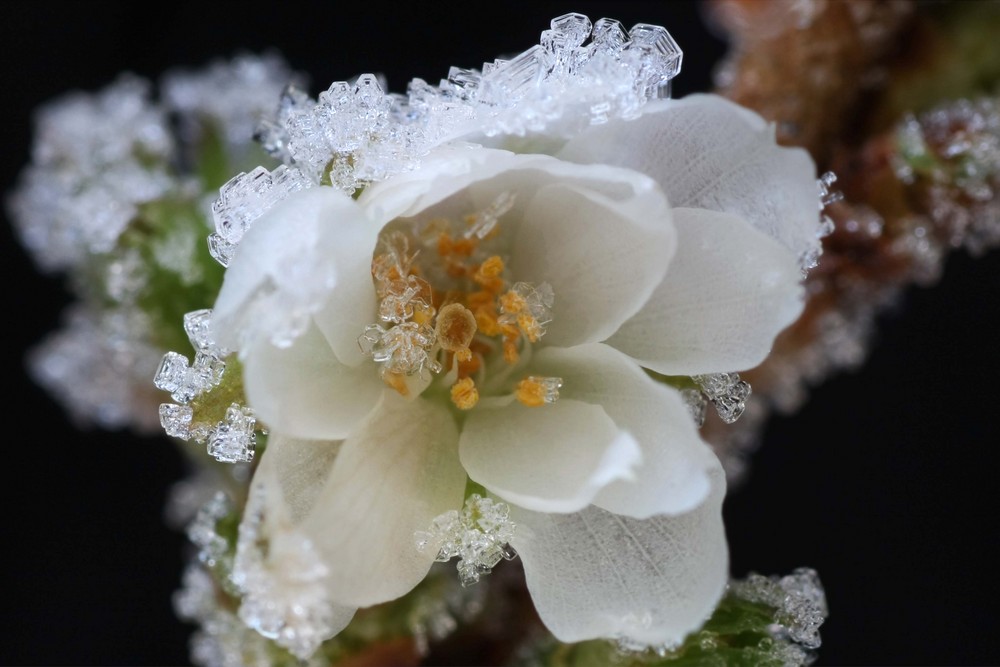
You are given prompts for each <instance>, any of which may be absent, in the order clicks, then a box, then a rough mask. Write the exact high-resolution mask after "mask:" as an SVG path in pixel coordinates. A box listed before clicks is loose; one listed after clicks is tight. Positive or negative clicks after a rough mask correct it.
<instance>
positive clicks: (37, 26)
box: [0, 2, 1000, 665]
mask: <svg viewBox="0 0 1000 667" xmlns="http://www.w3.org/2000/svg"><path fill="white" fill-rule="evenodd" d="M703 9H704V8H703V6H702V5H701V4H700V3H696V2H647V3H629V2H603V3H598V2H576V3H564V2H537V3H533V4H532V6H531V7H530V9H529V8H520V7H515V6H514V5H511V4H500V3H496V4H493V5H489V4H484V3H474V4H469V3H467V4H463V5H460V6H457V7H456V8H455V9H442V8H434V9H432V8H430V5H429V3H419V4H417V3H406V4H399V5H397V4H393V3H384V2H365V3H351V4H348V3H334V2H326V3H321V4H320V3H317V4H291V5H279V4H271V5H267V6H260V7H258V6H250V5H242V6H236V5H228V4H226V5H214V4H209V3H190V2H173V3H143V4H142V5H141V8H140V6H137V5H135V4H131V3H86V4H85V3H52V2H50V3H44V4H43V3H39V4H33V5H23V6H18V7H17V8H16V9H13V10H7V12H6V16H5V18H4V20H3V21H0V40H2V43H3V45H4V53H5V54H6V55H5V57H4V62H3V64H2V65H0V76H2V90H3V91H4V105H3V112H2V113H3V115H4V117H3V122H2V123H0V132H2V140H0V145H2V146H3V149H4V150H3V154H2V160H0V164H2V172H0V190H2V191H4V192H7V191H9V190H10V189H11V188H12V187H13V185H14V183H15V182H16V177H17V174H18V172H19V170H20V169H21V168H22V167H23V166H24V165H25V164H26V163H27V162H28V160H29V151H30V142H31V114H32V111H33V109H35V108H36V107H37V106H38V105H39V104H41V103H43V102H45V101H48V100H50V99H51V98H53V97H55V96H58V95H60V94H63V93H65V92H68V91H70V90H74V89H81V90H87V91H93V90H97V89H99V88H101V87H103V86H105V85H107V84H108V83H110V82H112V81H113V80H114V79H115V77H116V76H117V75H118V74H119V73H120V72H123V71H126V70H127V71H131V72H134V73H136V74H139V75H141V76H144V77H147V78H150V79H154V80H155V79H157V78H158V77H159V76H160V75H161V74H162V73H163V72H165V71H167V70H168V69H170V68H172V67H178V66H183V67H197V66H201V65H204V64H206V63H207V62H208V61H209V60H211V59H212V58H215V57H230V56H232V55H235V54H236V53H238V52H240V51H253V52H260V51H262V50H265V49H268V48H273V49H275V50H277V51H278V52H279V53H281V54H282V55H283V56H284V57H285V58H286V59H287V60H288V61H289V63H290V64H291V66H292V68H293V69H295V70H298V71H301V72H304V73H306V74H307V75H309V77H310V81H311V87H310V91H311V93H313V94H316V93H317V92H319V91H320V90H322V89H325V88H326V87H327V86H328V85H329V84H330V83H331V82H332V81H334V80H342V79H347V78H350V77H352V76H354V75H356V74H359V73H361V72H366V71H372V72H381V73H384V74H385V75H386V76H387V78H388V81H389V84H390V87H391V89H392V90H394V91H402V90H404V89H405V85H406V82H407V81H408V80H409V79H410V78H412V77H421V78H424V79H427V80H429V81H432V82H433V81H436V80H437V79H439V78H441V77H443V76H445V74H446V73H447V70H448V67H449V66H450V65H458V66H463V67H478V66H480V65H481V63H482V61H484V60H487V59H492V58H494V57H496V56H498V55H500V54H503V53H510V52H516V51H520V50H523V49H525V48H527V47H528V46H531V45H532V44H535V43H536V42H537V38H538V34H539V33H540V32H541V31H542V30H543V29H545V28H547V27H548V21H549V19H550V18H552V17H554V16H558V15H560V14H563V13H566V12H569V11H578V12H582V13H585V14H588V15H589V16H590V17H591V18H592V19H597V18H599V17H601V16H609V17H612V18H617V19H619V20H621V21H622V23H624V24H625V25H626V26H630V25H632V24H634V23H638V22H646V23H656V24H661V25H664V26H666V27H667V28H668V29H669V30H670V31H671V33H672V34H673V36H674V38H675V39H676V40H677V42H678V43H679V44H680V46H681V48H682V49H683V50H684V67H683V71H682V73H681V75H680V76H679V77H678V78H677V79H676V81H675V84H676V85H675V94H676V95H677V96H681V95H684V94H687V93H691V92H697V91H706V90H709V89H710V88H711V86H712V72H713V69H714V67H715V65H716V64H717V63H718V61H719V59H720V57H721V56H722V55H723V53H724V52H725V47H726V45H725V43H724V42H723V41H722V40H721V39H720V38H719V36H718V35H717V33H714V32H713V31H712V30H711V29H710V27H709V26H708V25H707V24H706V21H705V16H704V11H703ZM0 234H2V251H0V252H2V253H3V263H2V266H3V269H2V270H3V275H4V283H3V284H4V289H3V290H2V294H3V300H4V301H3V312H5V313H6V317H5V320H6V334H5V336H4V340H5V344H4V346H3V350H4V355H5V360H4V365H3V372H4V375H5V378H6V381H5V383H4V384H5V386H6V387H7V389H8V391H7V392H5V394H4V396H5V397H4V399H3V400H4V406H3V415H4V417H5V419H4V425H5V429H4V430H5V432H6V434H7V438H6V442H5V443H4V451H5V456H4V457H3V463H4V467H3V470H4V472H5V473H7V476H6V479H5V483H4V484H3V485H2V493H3V507H4V512H5V516H4V519H3V521H2V526H3V528H2V533H0V535H2V544H3V552H4V553H3V555H4V559H3V560H4V563H5V565H3V566H2V567H0V582H2V583H0V626H2V627H3V636H4V639H3V640H2V641H0V662H3V663H7V664H15V663H16V664H80V665H126V664H130V665H154V664H187V661H188V651H187V637H188V635H189V633H190V631H191V627H190V626H187V625H185V624H182V623H181V622H180V621H178V620H177V619H176V618H175V616H174V613H173V610H172V608H171V603H170V598H171V594H172V593H173V591H174V590H175V589H176V587H177V586H178V584H179V581H180V574H181V568H182V553H183V549H184V546H185V539H184V537H183V536H182V535H181V534H180V533H178V532H176V531H174V530H172V529H169V528H168V527H167V526H166V524H165V522H164V519H163V506H164V503H165V499H166V494H167V492H168V489H169V487H170V485H171V484H172V483H173V482H175V481H176V480H178V479H180V478H181V477H182V475H183V474H184V466H183V461H182V458H181V456H180V454H179V453H178V452H177V451H175V449H174V447H173V445H172V444H171V443H170V442H169V441H167V440H166V439H165V438H160V437H152V438H148V437H147V438H139V437H136V436H133V435H131V434H129V433H109V432H102V431H83V432H81V431H79V430H77V429H76V428H75V426H74V424H72V423H71V422H70V420H69V419H68V417H67V415H66V414H65V413H64V412H63V410H62V409H61V408H60V407H59V406H58V405H57V404H56V403H55V402H54V401H52V400H51V399H50V398H49V397H48V396H47V395H46V394H45V393H44V392H43V391H42V390H41V389H39V388H38V387H36V386H35V385H34V384H32V382H31V381H30V380H29V378H28V376H27V374H26V372H25V367H24V361H23V358H24V354H25V353H26V351H27V350H28V349H30V348H31V347H32V346H33V345H34V344H35V343H36V342H37V341H39V340H40V339H41V338H42V337H43V336H45V335H46V334H47V333H49V332H51V331H52V330H53V329H55V328H56V327H57V325H58V324H59V322H60V314H61V312H62V310H63V307H64V306H65V305H66V304H67V303H68V302H69V294H68V292H67V290H66V289H65V286H64V284H63V281H62V279H61V278H60V277H59V276H46V275H42V274H40V273H39V272H38V271H37V269H36V267H35V266H34V265H33V264H32V262H31V260H30V258H29V257H28V256H27V254H26V253H25V252H24V251H23V250H22V248H21V247H20V246H19V244H18V242H17V240H16V238H15V236H14V234H13V232H12V229H11V227H10V225H9V222H8V221H7V218H6V217H5V218H4V223H3V224H2V225H0ZM998 295H1000V252H994V253H992V254H988V255H986V256H985V257H982V258H980V259H975V260H973V259H970V258H969V257H968V256H967V255H966V254H965V253H964V252H961V251H960V252H956V253H953V256H951V257H950V258H949V259H948V261H947V264H946V267H945V272H944V276H943V279H942V280H941V282H940V283H939V284H937V285H936V286H934V287H932V288H929V289H913V290H910V291H908V292H907V293H906V294H905V297H904V298H903V299H902V300H901V302H900V303H899V305H898V307H897V308H895V309H894V310H893V311H892V312H890V313H888V314H887V315H885V316H884V317H883V318H882V319H881V320H880V322H879V327H878V334H877V338H876V340H875V343H874V345H873V347H872V349H871V356H870V359H869V361H868V362H867V363H866V364H865V366H864V367H863V368H862V369H861V370H860V371H858V372H854V373H850V374H845V375H841V376H838V377H836V378H834V379H832V380H830V381H828V382H826V383H825V384H823V385H822V386H820V387H819V388H817V389H816V390H815V391H814V392H813V393H812V396H811V399H810V400H809V402H808V403H807V404H806V405H805V406H804V407H803V408H802V409H801V410H800V411H799V412H798V413H796V414H795V415H792V416H788V417H778V418H775V419H773V420H772V421H771V423H770V425H769V427H768V428H767V430H766V431H765V434H764V438H763V445H762V448H761V449H760V450H759V451H758V452H757V453H756V455H755V456H754V458H753V460H752V466H751V470H750V474H749V476H748V478H747V479H746V481H745V482H744V483H743V484H742V486H740V487H739V488H736V489H734V490H733V491H732V492H731V494H730V496H729V498H728V499H727V502H726V509H725V511H726V521H727V530H728V532H729V538H730V550H731V559H732V571H733V574H734V575H737V576H743V575H745V574H746V573H747V572H749V571H757V572H761V573H763V574H787V573H789V572H790V571H791V570H792V569H794V568H795V567H799V566H809V567H813V568H815V569H817V570H818V571H819V573H820V576H821V578H822V581H823V583H824V584H825V586H826V591H827V596H828V600H829V605H830V618H829V620H828V621H827V623H826V624H825V625H824V626H823V628H822V635H823V647H822V648H821V650H820V653H819V655H820V657H819V662H818V664H825V665H834V664H915V663H919V664H983V663H992V662H996V661H997V660H1000V651H998V650H997V648H996V642H995V637H994V636H993V634H992V632H991V631H992V630H994V629H995V622H996V611H995V610H996V597H997V594H998V589H997V586H996V583H995V582H996V578H997V574H998V572H997V570H996V567H997V566H996V562H997V553H998V551H997V547H998V537H997V535H998V530H997V519H996V509H997V501H996V498H995V496H994V494H993V491H994V490H995V488H996V486H997V470H998V469H997V466H996V462H997V460H998V459H997V455H996V448H997V447H998V446H1000V437H998V436H1000V427H998V425H997V422H996V415H997V406H998V405H1000V355H998V353H997V349H998V342H997V341H998V338H997V336H998V333H997V332H998V328H997V325H998V324H1000V296H998Z"/></svg>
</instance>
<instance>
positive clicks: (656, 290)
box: [213, 96, 817, 644]
mask: <svg viewBox="0 0 1000 667" xmlns="http://www.w3.org/2000/svg"><path fill="white" fill-rule="evenodd" d="M543 139H544V138H537V140H536V141H534V144H535V145H549V146H550V147H551V146H554V147H551V148H549V151H550V152H551V154H550V155H538V154H523V153H522V154H515V153H511V152H508V151H504V150H500V149H497V148H485V147H483V146H476V145H469V144H451V145H447V146H443V147H441V148H439V149H437V150H435V151H434V152H433V153H431V154H430V155H428V156H427V157H425V158H424V159H423V160H422V161H421V163H420V165H419V167H418V168H417V169H415V170H412V171H409V172H406V173H402V174H398V175H395V176H392V177H390V178H388V179H386V180H384V181H382V182H379V183H375V184H373V185H371V186H369V187H368V188H367V189H365V191H364V192H363V193H362V194H361V195H360V197H358V198H357V200H354V199H352V198H350V197H348V196H346V195H344V194H342V193H340V192H338V191H336V190H335V189H333V188H326V187H314V188H311V189H307V190H303V191H300V192H297V193H294V194H292V195H290V196H289V197H288V198H287V199H285V200H284V201H282V202H280V203H279V204H277V205H275V206H274V207H273V208H272V209H271V210H270V211H268V212H267V213H266V214H265V215H264V216H263V217H261V218H260V219H259V220H258V221H257V222H256V223H255V224H254V226H253V227H251V228H250V229H249V231H248V232H247V233H246V235H245V236H244V238H243V239H242V242H241V245H240V246H239V248H238V249H237V251H236V254H235V257H234V258H233V260H232V263H231V264H230V266H229V269H228V272H227V274H226V279H225V284H224V285H223V288H222V292H221V294H220V296H219V299H218V302H217V303H216V306H215V311H214V320H213V326H214V330H215V334H216V336H217V337H218V338H219V342H220V343H221V344H222V345H224V346H227V347H229V348H230V349H238V350H239V352H240V355H241V357H242V359H243V363H244V382H245V388H246V393H247V400H248V402H249V405H250V406H251V407H252V408H253V409H254V410H255V411H256V413H257V415H258V416H259V418H260V419H261V421H262V422H263V423H265V424H267V426H268V428H269V429H270V432H271V436H270V438H269V444H268V447H267V450H266V451H265V453H264V455H263V457H262V459H261V462H260V466H259V468H258V470H257V472H256V476H255V479H254V483H253V487H252V491H251V494H252V495H261V494H262V495H263V496H264V499H265V501H264V504H265V506H266V507H267V509H266V510H265V511H264V512H263V519H262V521H263V525H262V534H264V535H268V534H270V536H271V539H276V538H277V536H278V535H279V534H280V535H285V534H289V533H291V534H294V535H295V536H297V539H300V540H301V541H302V544H304V545H308V548H309V550H310V553H315V554H316V555H317V556H318V558H319V559H320V560H321V561H322V565H323V567H322V568H321V569H320V570H319V571H322V572H323V575H322V577H320V581H321V583H322V586H323V590H324V591H325V593H326V596H327V599H326V600H325V603H326V604H332V605H335V606H336V607H337V608H339V609H342V610H343V613H342V623H340V624H339V626H338V625H337V624H330V626H329V627H328V628H327V630H328V633H334V632H336V631H338V630H339V629H340V627H342V626H343V625H344V624H346V623H347V621H348V620H349V618H350V615H351V614H352V613H353V611H354V609H356V608H358V607H365V606H369V605H373V604H377V603H380V602H384V601H387V600H392V599H394V598H397V597H399V596H401V595H403V594H405V593H407V592H408V591H409V590H410V589H412V588H413V587H414V586H415V585H416V584H417V583H419V582H420V580H421V579H422V578H423V577H424V576H425V575H426V573H427V571H428V569H429V568H430V566H431V563H432V561H433V560H434V555H435V554H434V553H432V552H426V551H425V552H421V551H419V550H417V549H416V548H415V547H414V544H413V539H414V538H413V536H414V533H416V532H418V531H423V530H427V528H428V526H430V525H431V522H432V521H433V520H434V519H435V518H436V517H439V516H440V515H442V514H444V513H445V512H447V511H449V510H458V509H461V507H462V505H463V500H464V495H465V488H466V483H467V476H468V478H471V479H472V480H473V481H475V482H477V483H478V484H480V485H482V486H483V487H485V488H486V489H487V490H488V491H489V492H490V493H491V494H493V495H494V496H495V497H496V498H498V499H500V500H503V501H506V502H507V503H509V504H510V506H511V519H512V520H513V522H514V524H516V530H515V532H514V534H513V537H512V538H511V540H510V542H511V544H512V545H513V546H514V547H515V548H516V549H517V551H518V552H519V554H520V556H521V558H522V560H523V563H524V569H525V575H526V578H527V585H528V588H529V590H530V592H531V595H532V598H533V600H534V603H535V605H536V607H537V609H538V612H539V614H540V615H541V618H542V620H543V621H544V622H545V624H546V625H547V626H548V628H549V629H550V630H551V631H552V632H553V633H554V634H555V636H556V637H558V638H559V639H560V640H563V641H579V640H584V639H589V638H595V637H620V638H623V639H625V640H627V641H629V642H631V643H638V644H674V643H676V642H679V641H680V640H681V639H683V637H684V636H685V635H686V634H687V633H688V632H690V631H692V630H695V629H697V628H698V627H699V626H700V625H701V623H702V622H703V621H704V619H705V618H706V617H707V616H708V615H709V614H710V613H711V611H712V610H713V608H714V606H715V604H716V603H717V601H718V599H719V597H720V596H721V594H722V592H723V589H724V587H725V585H726V581H727V576H728V558H727V548H726V540H725V533H724V530H723V525H722V520H721V515H720V507H721V503H722V498H723V496H724V492H725V489H724V485H725V484H724V477H723V474H722V471H721V468H720V465H719V463H718V460H717V459H716V458H715V456H714V455H713V454H712V452H711V451H710V449H709V448H708V447H707V446H706V445H705V444H704V443H703V442H702V441H701V439H700V438H699V436H698V433H697V430H696V428H695V425H694V423H693V421H692V419H691V417H690V416H689V414H688V412H687V409H686V407H685V404H684V402H683V401H682V399H681V397H680V394H679V393H678V392H677V391H676V390H674V389H673V388H671V387H670V386H668V385H666V384H663V383H661V382H658V381H656V380H654V379H652V378H651V377H650V375H649V374H648V373H647V372H646V369H648V370H651V371H655V372H656V373H661V374H664V375H696V374H707V373H717V372H728V371H735V370H743V369H746V368H750V367H753V366H755V365H756V364H758V363H759V362H760V361H762V360H763V359H764V357H765V356H766V355H767V353H768V352H769V350H770V347H771V344H772V342H773V340H774V337H775V336H776V335H777V333H778V332H779V331H780V330H781V329H783V328H784V327H785V326H787V325H788V324H789V323H791V322H792V321H793V320H794V319H795V318H796V317H797V316H798V314H799V313H800V311H801V307H802V288H801V285H800V280H801V273H800V269H799V264H798V258H797V256H796V254H797V252H798V249H799V248H800V247H803V246H807V245H809V243H811V241H812V239H811V237H810V235H811V234H813V230H815V228H816V218H817V200H816V186H815V168H814V165H813V163H812V161H811V160H810V158H809V157H808V156H807V155H806V154H805V153H804V152H803V151H800V150H793V149H784V148H779V147H777V146H776V145H775V144H774V140H773V132H772V130H771V129H770V128H768V127H766V125H765V123H764V122H763V120H761V119H760V118H759V117H757V116H756V115H754V114H752V113H751V112H748V111H746V110H743V109H741V108H739V107H737V106H735V105H733V104H731V103H729V102H726V101H724V100H722V99H721V98H717V97H712V96H698V97H692V98H688V99H685V100H681V101H660V102H654V103H651V104H649V105H648V106H647V107H646V109H645V111H644V113H643V114H641V115H640V116H639V117H638V118H636V119H634V120H630V121H621V120H618V121H612V122H610V123H607V124H605V125H601V126H595V127H593V128H590V129H588V130H585V131H583V132H582V133H580V134H578V135H577V136H576V137H574V138H572V139H569V140H568V141H563V140H559V141H555V140H553V141H545V140H543ZM469 215H472V216H473V218H470V219H468V220H466V218H467V216H469ZM463 221H465V222H463ZM494 223H495V228H493V225H494ZM467 225H468V226H467ZM466 229H468V230H470V233H469V234H468V235H465V234H463V231H464V230H466ZM477 232H478V233H477ZM480 237H482V238H480ZM462 243H465V244H466V245H465V246H462V245H461V244H462ZM456 244H457V246H461V247H457V246H456ZM418 251H419V252H418ZM494 257H496V258H498V259H496V260H494V259H492V258H494ZM373 261H374V268H375V271H374V273H375V275H376V277H375V279H374V280H373V277H372V276H373ZM490 262H492V264H490ZM487 265H488V266H487ZM484 267H485V268H484ZM487 269H489V270H487ZM408 276H417V277H418V278H413V279H409V278H408ZM407 280H410V282H409V283H407V282H406V281H407ZM491 280H492V281H493V282H492V283H491V282H490V281H491ZM394 281H395V282H394ZM424 281H426V283H425V282H424ZM497 281H499V282H497ZM426 285H429V286H430V288H431V291H432V293H433V295H435V296H432V295H431V293H429V292H428V291H427V289H426ZM407 286H409V287H411V288H412V289H410V290H409V291H407V289H406V288H407ZM549 288H550V289H551V296H552V297H553V298H552V299H549V298H548V296H547V290H548V289H549ZM512 292H513V293H515V296H520V297H522V298H523V299H524V301H521V302H518V301H517V299H516V298H514V297H507V298H510V299H513V301H514V302H517V303H514V305H511V304H510V303H507V304H504V303H503V302H502V300H503V298H505V296H507V295H509V294H510V293H512ZM447 303H457V304H460V306H461V308H459V307H454V308H450V311H449V312H450V314H449V315H447V316H445V315H444V313H445V310H446V308H445V305H446V304H447ZM484 303H486V304H487V305H486V307H485V309H483V308H480V306H482V305H483V304H484ZM380 308H381V311H380ZM380 313H381V317H380ZM505 316H506V317H505ZM446 317H448V318H451V317H454V318H457V319H455V320H454V324H455V327H456V330H457V333H456V331H451V332H449V331H448V330H447V329H448V327H447V326H445V324H446V323H444V322H443V320H444V319H446ZM462 317H465V318H468V317H475V319H476V321H477V326H478V330H477V331H476V336H475V338H474V339H472V340H471V341H470V336H471V334H469V335H468V336H467V335H466V334H467V333H469V332H468V331H467V329H468V320H467V319H466V320H462V319H461V318H462ZM491 317H493V320H498V321H497V322H491V319H490V318H491ZM547 319H551V321H549V322H547V323H546V322H545V320H547ZM451 321H452V320H449V322H451ZM493 324H497V326H498V327H499V329H496V328H494V327H493ZM375 325H377V326H375ZM435 327H436V329H437V330H436V332H435ZM463 327H465V329H463ZM535 327H537V328H535ZM359 337H361V338H362V341H367V343H368V344H369V345H370V346H371V347H372V348H373V349H371V350H369V352H370V355H366V354H364V352H363V351H362V350H361V349H360V348H359V345H358V339H359ZM275 342H277V343H278V344H275ZM373 357H374V358H373ZM515 357H516V359H515ZM460 359H467V361H464V362H461V363H460V362H459V361H458V360H460ZM376 360H377V361H376ZM438 364H441V365H442V366H443V368H442V369H440V372H435V371H438V368H437V366H438ZM477 364H478V368H477V367H476V366H477ZM460 380H462V381H464V384H463V385H462V386H459V387H458V389H453V387H454V386H456V383H458V382H459V381H460ZM560 381H561V386H559V383H560ZM522 382H523V383H522ZM473 384H474V387H475V390H476V392H478V402H477V401H476V397H475V396H471V394H470V391H471V386H470V385H473ZM466 390H469V391H466ZM529 406H534V407H529ZM269 531H270V532H269ZM327 611H328V610H327Z"/></svg>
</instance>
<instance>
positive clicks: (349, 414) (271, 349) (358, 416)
mask: <svg viewBox="0 0 1000 667" xmlns="http://www.w3.org/2000/svg"><path fill="white" fill-rule="evenodd" d="M251 345H252V347H250V348H249V350H248V352H249V353H248V354H247V355H246V359H245V360H244V368H243V384H244V389H245V390H246V395H247V402H248V403H249V404H250V407H252V408H253V409H254V410H255V411H256V412H257V416H258V417H259V418H260V420H261V421H262V422H263V423H264V424H266V425H267V426H268V428H270V429H273V430H276V431H278V432H281V433H284V434H285V435H288V436H291V437H297V438H307V439H312V440H339V439H341V438H345V437H347V436H348V435H349V434H350V433H351V432H352V431H354V429H355V428H356V427H357V425H358V424H359V423H360V422H361V420H363V419H364V418H365V417H366V416H367V415H368V413H369V412H371V411H372V409H374V408H375V406H376V404H377V403H378V399H379V396H381V395H382V392H383V391H385V384H384V383H383V382H382V380H381V379H380V378H379V373H378V368H377V367H376V366H375V364H374V363H367V364H361V365H360V366H356V367H353V368H352V367H350V366H346V365H344V364H343V363H341V362H340V360H339V359H337V357H336V356H335V355H334V353H333V350H332V349H330V344H329V342H328V341H327V339H326V338H324V337H323V335H322V334H321V333H320V332H319V330H318V329H317V328H316V327H315V326H309V328H308V329H307V330H306V331H305V333H303V334H302V335H301V336H300V337H299V338H298V339H296V340H295V342H294V343H292V345H291V347H288V348H278V347H275V346H274V345H272V344H271V342H270V341H268V340H267V339H264V338H258V339H257V340H256V341H254V342H253V343H252V344H251Z"/></svg>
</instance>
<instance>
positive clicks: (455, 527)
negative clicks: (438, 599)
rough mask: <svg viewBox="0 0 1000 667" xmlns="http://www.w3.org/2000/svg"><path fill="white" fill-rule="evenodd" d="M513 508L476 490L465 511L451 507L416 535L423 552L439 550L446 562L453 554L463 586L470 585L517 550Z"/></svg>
mask: <svg viewBox="0 0 1000 667" xmlns="http://www.w3.org/2000/svg"><path fill="white" fill-rule="evenodd" d="M509 514H510V508H509V507H508V506H507V505H506V504H505V503H501V502H497V501H494V500H493V499H491V498H483V497H482V496H480V495H479V494H477V493H474V494H472V495H470V496H469V497H468V498H467V499H466V501H465V506H464V507H463V508H462V511H461V512H459V511H457V510H449V511H447V512H445V513H444V514H441V515H439V516H437V517H435V518H434V520H433V521H432V522H431V526H430V528H429V529H428V530H427V531H418V532H417V533H416V534H415V535H414V539H415V540H416V546H417V550H418V551H420V552H421V553H427V552H428V551H432V552H433V551H436V552H437V556H436V557H435V560H437V561H438V562H441V563H445V562H447V561H449V560H451V559H452V558H454V557H458V559H459V561H458V563H457V565H456V567H457V569H458V576H459V580H460V581H461V583H462V586H471V585H472V584H474V583H476V582H478V581H479V578H480V576H482V575H484V574H489V572H490V571H491V570H492V569H493V568H494V567H495V566H496V565H497V563H499V562H500V561H501V560H512V559H513V558H514V557H515V556H516V555H517V553H516V552H515V551H514V549H513V548H512V547H511V546H510V544H508V543H509V542H510V538H511V537H513V536H514V528H515V526H514V523H513V522H512V521H511V520H510V519H509Z"/></svg>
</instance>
